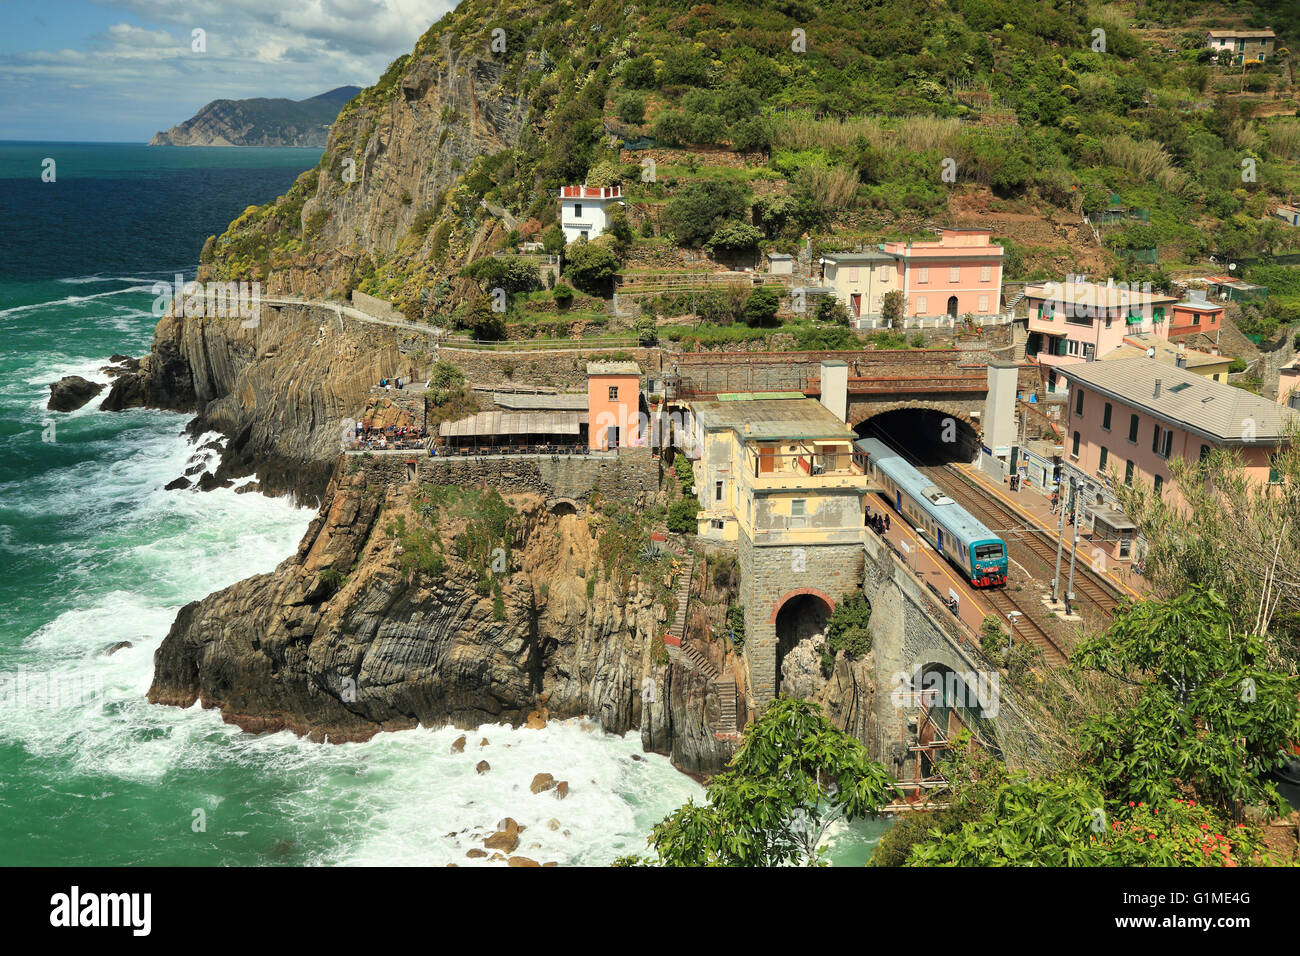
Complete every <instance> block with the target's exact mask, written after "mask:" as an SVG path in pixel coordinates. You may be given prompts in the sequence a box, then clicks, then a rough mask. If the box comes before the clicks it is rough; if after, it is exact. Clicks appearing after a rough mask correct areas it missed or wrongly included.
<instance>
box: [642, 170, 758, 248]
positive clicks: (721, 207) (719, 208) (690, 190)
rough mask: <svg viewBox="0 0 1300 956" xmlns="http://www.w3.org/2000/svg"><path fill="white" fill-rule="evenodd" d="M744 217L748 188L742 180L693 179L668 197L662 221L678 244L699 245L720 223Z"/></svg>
mask: <svg viewBox="0 0 1300 956" xmlns="http://www.w3.org/2000/svg"><path fill="white" fill-rule="evenodd" d="M748 218H749V192H748V190H747V189H746V188H745V186H744V185H743V184H741V183H737V182H726V181H723V182H708V183H705V182H701V181H699V180H696V181H694V182H691V183H689V184H688V185H687V186H686V187H684V188H683V189H682V190H681V191H680V192H679V193H678V194H677V195H676V196H674V197H673V198H672V199H670V200H669V201H668V204H667V205H666V206H664V211H663V219H662V222H663V225H664V227H665V228H666V229H667V230H668V231H669V232H671V233H672V234H673V236H674V238H676V240H677V242H678V243H679V244H681V245H684V246H690V247H693V248H699V247H700V246H701V245H702V244H703V243H704V242H705V241H706V240H707V239H709V237H711V236H712V235H713V234H714V233H715V232H717V231H718V229H719V228H720V227H721V226H722V225H723V223H725V222H728V221H731V220H735V221H742V222H743V221H744V220H746V219H748Z"/></svg>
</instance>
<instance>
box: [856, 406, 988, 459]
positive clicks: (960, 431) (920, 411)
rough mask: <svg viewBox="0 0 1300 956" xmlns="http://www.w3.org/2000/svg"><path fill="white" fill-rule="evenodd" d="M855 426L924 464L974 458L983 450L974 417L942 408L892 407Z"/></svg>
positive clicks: (861, 432) (860, 433)
mask: <svg viewBox="0 0 1300 956" xmlns="http://www.w3.org/2000/svg"><path fill="white" fill-rule="evenodd" d="M855 430H856V431H857V433H858V435H859V437H862V438H867V437H873V438H880V439H882V440H884V441H885V442H886V443H887V444H890V445H892V446H894V447H897V448H901V449H902V450H903V451H905V452H907V453H908V455H910V456H911V458H912V461H913V462H919V463H920V464H922V465H944V464H947V463H949V462H973V461H974V460H975V458H976V457H977V456H978V455H979V450H980V436H979V432H978V431H977V430H976V428H975V426H974V425H973V424H972V423H971V422H970V420H969V419H967V418H966V417H965V416H962V415H955V414H953V413H952V412H948V411H945V410H943V409H939V408H926V407H916V408H897V409H891V410H889V411H884V412H880V413H878V414H876V415H873V416H871V417H870V418H868V419H866V420H865V421H863V422H862V423H861V424H859V425H858V426H857V427H856V429H855Z"/></svg>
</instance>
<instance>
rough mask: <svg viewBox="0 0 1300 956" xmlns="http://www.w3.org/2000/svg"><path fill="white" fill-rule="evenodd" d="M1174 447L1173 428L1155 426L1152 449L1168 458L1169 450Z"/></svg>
mask: <svg viewBox="0 0 1300 956" xmlns="http://www.w3.org/2000/svg"><path fill="white" fill-rule="evenodd" d="M1173 447H1174V432H1173V429H1172V428H1161V427H1160V426H1159V425H1156V426H1155V432H1154V433H1153V434H1152V436H1151V450H1152V451H1153V452H1155V453H1156V454H1157V455H1159V456H1160V457H1161V458H1168V457H1169V452H1170V451H1172V450H1173Z"/></svg>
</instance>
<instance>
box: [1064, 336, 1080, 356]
mask: <svg viewBox="0 0 1300 956" xmlns="http://www.w3.org/2000/svg"><path fill="white" fill-rule="evenodd" d="M1065 354H1067V355H1078V354H1079V343H1078V341H1077V340H1075V339H1066V342H1065Z"/></svg>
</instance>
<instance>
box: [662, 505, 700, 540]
mask: <svg viewBox="0 0 1300 956" xmlns="http://www.w3.org/2000/svg"><path fill="white" fill-rule="evenodd" d="M699 510H700V503H699V502H698V501H696V500H695V499H694V498H679V499H678V500H677V501H674V502H673V503H672V504H671V505H669V506H668V530H669V531H672V532H674V533H676V534H694V533H695V529H696V523H695V516H696V515H697V514H698V513H699Z"/></svg>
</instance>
